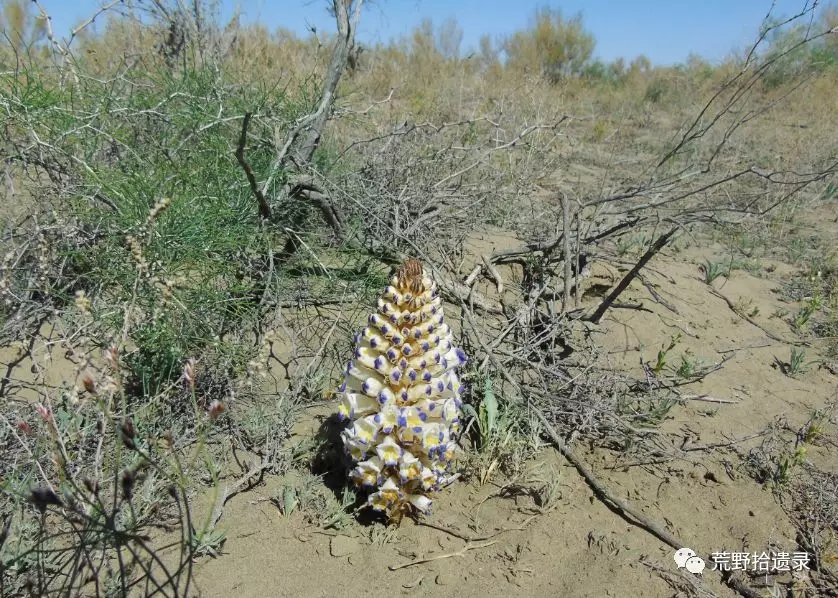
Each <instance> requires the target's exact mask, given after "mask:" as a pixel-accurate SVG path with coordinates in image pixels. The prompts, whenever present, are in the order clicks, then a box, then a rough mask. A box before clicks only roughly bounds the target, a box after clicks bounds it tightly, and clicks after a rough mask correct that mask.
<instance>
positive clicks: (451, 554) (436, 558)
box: [388, 541, 497, 571]
mask: <svg viewBox="0 0 838 598" xmlns="http://www.w3.org/2000/svg"><path fill="white" fill-rule="evenodd" d="M495 544H497V541H493V542H486V543H485V544H467V545H466V546H464V547H463V548H461V549H460V550H458V551H456V552H449V553H447V554H438V555H436V556H429V557H425V558H421V559H416V560H414V561H410V562H409V563H404V564H402V565H390V566H389V567H388V569H390V571H398V570H399V569H406V568H407V567H413V566H414V565H422V564H424V563H431V562H433V561H440V560H442V559H450V558H453V557H457V556H465V554H466V553H467V552H468V551H469V550H477V549H479V548H488V547H489V546H494V545H495Z"/></svg>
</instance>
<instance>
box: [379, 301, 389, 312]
mask: <svg viewBox="0 0 838 598" xmlns="http://www.w3.org/2000/svg"><path fill="white" fill-rule="evenodd" d="M388 311H390V308H389V307H387V303H386V302H383V303H382V304H381V313H383V314H386V313H387V312H388Z"/></svg>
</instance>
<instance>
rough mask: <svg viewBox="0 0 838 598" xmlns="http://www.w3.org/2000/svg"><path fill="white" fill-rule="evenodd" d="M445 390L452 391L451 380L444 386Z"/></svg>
mask: <svg viewBox="0 0 838 598" xmlns="http://www.w3.org/2000/svg"><path fill="white" fill-rule="evenodd" d="M445 388H447V389H448V390H450V391H452V392H453V391H454V384H453V383H452V382H451V380H449V381H448V384H446V385H445Z"/></svg>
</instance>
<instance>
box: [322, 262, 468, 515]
mask: <svg viewBox="0 0 838 598" xmlns="http://www.w3.org/2000/svg"><path fill="white" fill-rule="evenodd" d="M377 307H378V310H377V312H375V313H373V314H371V315H370V316H369V319H368V321H367V327H365V328H364V329H363V330H362V331H361V332H360V334H358V335H356V338H355V345H356V346H355V353H354V355H353V359H352V360H350V362H349V363H348V364H347V366H346V371H345V377H344V381H343V384H341V387H340V389H339V390H340V393H341V402H340V405H339V407H338V417H339V418H340V419H341V420H343V421H347V422H348V426H347V427H346V429H344V430H343V432H342V433H341V437H342V440H343V443H344V448H345V450H346V453H347V454H348V455H349V457H350V458H351V459H352V460H353V462H354V465H355V467H354V469H352V471H351V472H350V473H349V477H350V479H352V481H353V482H354V483H355V484H356V485H357V486H358V487H360V488H364V489H368V490H370V491H371V492H370V494H369V497H368V500H367V504H368V505H369V506H370V507H371V508H373V509H375V510H378V511H383V512H385V513H386V514H387V515H388V517H389V518H391V519H396V518H398V517H401V516H402V515H404V514H405V513H408V512H421V513H424V514H428V513H429V512H430V508H431V498H430V496H429V495H430V494H431V493H433V492H435V491H438V490H439V489H440V488H441V487H443V486H445V485H447V483H448V482H449V480H450V479H451V468H452V464H453V461H454V459H455V458H456V456H457V445H456V435H457V433H458V432H459V430H460V417H461V407H462V402H461V400H460V395H461V392H462V384H461V383H460V379H459V377H458V375H457V372H456V369H457V368H459V367H460V366H462V365H464V364H465V363H466V356H465V353H463V351H462V350H461V349H459V348H457V347H455V346H454V338H453V335H452V334H451V329H450V328H449V326H448V324H446V323H445V317H444V314H443V307H442V300H441V299H440V297H439V294H438V292H437V286H436V283H435V282H434V281H433V280H432V279H431V278H430V276H429V275H428V273H427V272H425V271H424V269H423V268H422V264H421V263H420V262H419V261H417V260H407V261H405V263H404V264H403V265H402V267H401V268H400V269H399V272H398V273H397V274H396V275H395V276H393V278H392V280H391V281H390V284H389V285H388V286H387V288H386V289H385V291H384V293H383V294H382V296H381V297H380V298H379V300H378V305H377Z"/></svg>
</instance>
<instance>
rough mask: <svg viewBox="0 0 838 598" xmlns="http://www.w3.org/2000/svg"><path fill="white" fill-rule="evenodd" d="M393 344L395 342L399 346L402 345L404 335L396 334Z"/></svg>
mask: <svg viewBox="0 0 838 598" xmlns="http://www.w3.org/2000/svg"><path fill="white" fill-rule="evenodd" d="M393 344H394V345H396V346H397V347H398V346H399V345H401V344H402V337H400V336H394V337H393Z"/></svg>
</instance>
